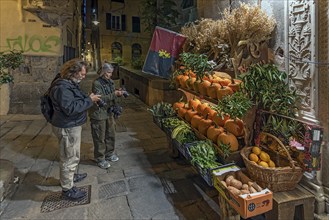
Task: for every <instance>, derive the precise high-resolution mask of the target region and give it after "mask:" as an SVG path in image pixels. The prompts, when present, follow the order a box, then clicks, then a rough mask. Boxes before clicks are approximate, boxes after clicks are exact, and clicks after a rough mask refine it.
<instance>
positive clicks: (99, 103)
mask: <svg viewBox="0 0 329 220" xmlns="http://www.w3.org/2000/svg"><path fill="white" fill-rule="evenodd" d="M97 105H98V106H99V107H101V108H102V107H104V106H106V105H107V104H106V102H105V101H104V100H102V99H100V100H99V101H98V102H97Z"/></svg>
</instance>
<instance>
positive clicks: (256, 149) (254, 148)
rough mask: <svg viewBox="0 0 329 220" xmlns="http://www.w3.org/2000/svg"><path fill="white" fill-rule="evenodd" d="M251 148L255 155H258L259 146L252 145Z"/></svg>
mask: <svg viewBox="0 0 329 220" xmlns="http://www.w3.org/2000/svg"><path fill="white" fill-rule="evenodd" d="M251 150H252V152H253V153H254V154H256V155H259V154H260V152H261V149H260V148H259V147H257V146H255V147H253V148H252V149H251Z"/></svg>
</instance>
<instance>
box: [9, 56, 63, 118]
mask: <svg viewBox="0 0 329 220" xmlns="http://www.w3.org/2000/svg"><path fill="white" fill-rule="evenodd" d="M24 59H25V61H24V64H23V65H21V67H20V68H19V69H17V70H15V71H13V75H14V79H15V81H14V84H12V85H11V94H10V109H9V114H40V113H41V111H40V96H41V95H42V94H43V93H44V92H45V91H46V90H47V89H48V87H49V85H50V82H51V81H52V80H53V78H54V77H55V75H56V73H58V71H59V65H60V58H59V57H45V56H24Z"/></svg>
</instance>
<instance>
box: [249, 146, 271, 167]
mask: <svg viewBox="0 0 329 220" xmlns="http://www.w3.org/2000/svg"><path fill="white" fill-rule="evenodd" d="M249 160H251V161H253V162H254V163H257V164H258V165H260V166H262V167H270V168H274V167H275V163H274V162H273V161H272V160H271V157H270V155H268V153H266V152H265V151H262V150H261V149H260V148H259V147H257V146H254V147H253V148H252V149H251V153H250V154H249Z"/></svg>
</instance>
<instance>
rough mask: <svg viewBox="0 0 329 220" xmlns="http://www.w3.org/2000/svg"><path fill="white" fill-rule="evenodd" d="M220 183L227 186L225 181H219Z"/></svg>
mask: <svg viewBox="0 0 329 220" xmlns="http://www.w3.org/2000/svg"><path fill="white" fill-rule="evenodd" d="M220 182H221V183H222V184H223V186H225V187H226V188H227V185H226V182H225V181H223V180H222V181H220Z"/></svg>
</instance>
